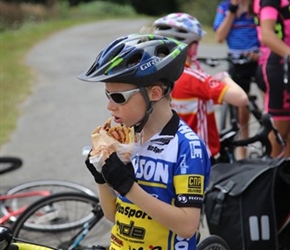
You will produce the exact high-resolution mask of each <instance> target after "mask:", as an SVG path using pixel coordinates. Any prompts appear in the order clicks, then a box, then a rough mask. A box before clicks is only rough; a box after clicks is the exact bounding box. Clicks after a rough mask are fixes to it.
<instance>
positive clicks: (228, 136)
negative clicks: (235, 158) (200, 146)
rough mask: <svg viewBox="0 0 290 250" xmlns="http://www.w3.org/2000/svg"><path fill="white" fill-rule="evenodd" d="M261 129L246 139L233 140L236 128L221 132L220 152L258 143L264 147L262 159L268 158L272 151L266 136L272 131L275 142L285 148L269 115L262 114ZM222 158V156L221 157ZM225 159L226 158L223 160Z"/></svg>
mask: <svg viewBox="0 0 290 250" xmlns="http://www.w3.org/2000/svg"><path fill="white" fill-rule="evenodd" d="M260 124H261V128H260V130H259V131H258V132H257V133H256V134H255V135H254V136H252V137H250V138H247V139H241V140H235V136H236V134H237V131H238V128H237V127H233V128H231V129H229V130H227V131H225V132H221V139H220V140H221V144H222V145H221V148H222V152H223V151H227V150H226V148H229V149H230V150H231V149H233V148H235V147H239V146H248V145H250V144H253V143H255V142H260V143H262V145H263V146H264V147H265V151H264V152H263V155H262V157H270V155H271V151H272V144H271V142H270V140H269V138H268V135H269V133H270V132H271V131H273V133H274V135H275V138H276V141H277V142H278V143H279V144H280V145H281V146H282V147H283V149H284V148H285V142H284V140H283V138H282V137H281V135H280V133H279V132H278V130H277V129H276V127H275V125H274V123H273V120H272V117H271V115H269V114H263V115H262V117H261V120H260ZM223 157H224V156H223ZM224 159H227V158H224Z"/></svg>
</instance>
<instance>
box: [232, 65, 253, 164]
mask: <svg viewBox="0 0 290 250" xmlns="http://www.w3.org/2000/svg"><path fill="white" fill-rule="evenodd" d="M256 69H257V62H250V63H245V64H231V65H230V68H229V74H230V75H231V76H232V78H233V80H234V81H235V82H236V83H238V84H239V85H240V86H241V88H243V90H244V91H245V92H246V93H247V94H249V92H250V85H251V82H252V78H253V77H255V75H256ZM249 120H250V112H249V110H248V108H247V107H239V108H238V121H239V125H240V129H241V130H240V131H241V133H240V139H246V138H248V137H249V127H248V124H249ZM236 154H237V156H236V158H237V159H243V158H246V156H247V150H246V148H243V147H240V148H237V152H236Z"/></svg>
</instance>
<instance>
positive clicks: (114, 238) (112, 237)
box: [111, 234, 123, 246]
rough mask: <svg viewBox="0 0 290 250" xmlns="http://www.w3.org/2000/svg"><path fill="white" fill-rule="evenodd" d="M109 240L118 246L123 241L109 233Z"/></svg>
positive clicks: (121, 244)
mask: <svg viewBox="0 0 290 250" xmlns="http://www.w3.org/2000/svg"><path fill="white" fill-rule="evenodd" d="M111 241H112V242H114V243H115V244H116V245H118V246H123V241H122V240H121V239H119V238H118V237H117V236H116V235H114V234H111Z"/></svg>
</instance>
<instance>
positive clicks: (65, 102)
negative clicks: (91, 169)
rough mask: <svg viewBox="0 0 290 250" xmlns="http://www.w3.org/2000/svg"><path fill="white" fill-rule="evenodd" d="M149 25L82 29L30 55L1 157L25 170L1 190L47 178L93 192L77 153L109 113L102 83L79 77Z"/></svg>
mask: <svg viewBox="0 0 290 250" xmlns="http://www.w3.org/2000/svg"><path fill="white" fill-rule="evenodd" d="M147 23H148V20H146V19H139V20H106V21H100V22H96V23H92V24H86V25H81V26H77V27H73V28H70V29H67V30H64V31H61V32H58V33H56V34H54V35H52V36H50V37H49V38H48V39H46V40H45V41H43V42H40V43H39V44H37V45H36V46H34V47H33V48H32V50H31V51H29V53H28V55H27V58H26V62H27V64H28V65H29V66H31V68H32V69H33V70H34V72H35V75H36V78H35V84H34V87H33V89H32V94H31V96H30V97H29V98H27V100H26V101H25V103H23V105H22V106H21V116H20V117H19V120H18V123H17V128H16V130H15V132H14V133H13V134H12V137H11V140H10V141H9V142H8V143H6V144H5V145H3V146H2V147H1V155H15V156H18V157H21V158H22V159H23V161H24V166H23V168H22V169H20V170H18V171H17V172H14V173H12V174H9V175H5V176H4V177H1V191H3V190H5V189H7V188H8V187H11V186H13V185H15V184H18V183H22V182H25V181H29V180H34V179H46V178H54V179H66V180H71V181H75V182H78V183H82V184H84V185H86V186H88V187H91V188H93V189H96V188H95V183H94V182H93V180H92V177H91V176H90V174H89V173H88V171H87V170H86V168H85V166H84V156H82V154H81V151H82V148H83V146H85V145H89V144H90V132H91V131H92V130H93V129H94V128H95V127H96V126H97V125H99V124H102V123H103V122H104V121H105V120H106V119H107V118H108V116H109V113H108V112H107V110H106V97H105V95H104V93H103V92H104V91H103V84H100V85H98V84H90V83H85V82H81V81H80V80H78V79H77V76H78V75H79V74H80V73H81V72H83V71H85V70H87V68H88V67H89V66H90V65H91V63H92V62H93V61H94V59H95V56H96V55H97V53H98V52H99V51H100V50H101V49H102V48H103V47H104V46H105V45H107V44H108V42H110V41H112V40H113V39H115V38H117V37H119V36H122V35H127V34H129V33H133V32H136V31H138V30H139V29H140V27H142V26H143V25H145V24H147ZM200 55H213V56H224V55H225V47H224V46H218V45H211V46H210V45H207V46H201V48H200ZM209 70H210V71H211V69H209ZM215 70H216V71H218V70H224V69H223V68H220V69H215ZM204 235H206V234H204Z"/></svg>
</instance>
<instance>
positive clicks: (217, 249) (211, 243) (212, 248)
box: [196, 235, 230, 250]
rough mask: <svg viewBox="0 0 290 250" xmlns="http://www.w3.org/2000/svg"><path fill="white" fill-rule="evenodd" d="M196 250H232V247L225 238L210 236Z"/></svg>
mask: <svg viewBox="0 0 290 250" xmlns="http://www.w3.org/2000/svg"><path fill="white" fill-rule="evenodd" d="M196 250H230V247H229V246H228V244H227V243H226V241H225V240H224V239H223V238H221V237H219V236H217V235H210V236H208V237H206V238H205V239H204V240H202V241H201V242H200V243H199V244H198V245H197V247H196Z"/></svg>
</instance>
